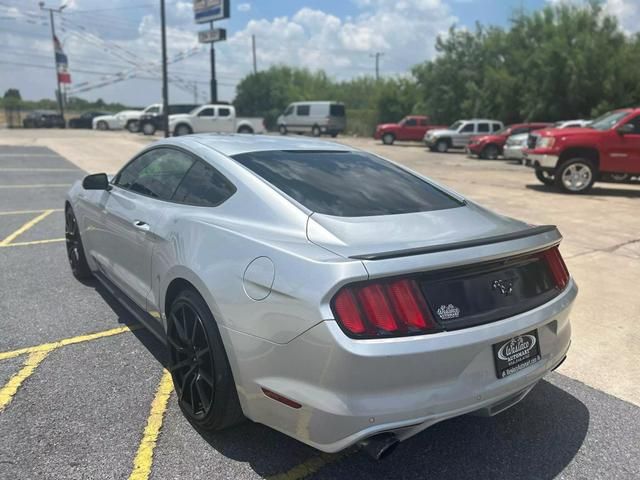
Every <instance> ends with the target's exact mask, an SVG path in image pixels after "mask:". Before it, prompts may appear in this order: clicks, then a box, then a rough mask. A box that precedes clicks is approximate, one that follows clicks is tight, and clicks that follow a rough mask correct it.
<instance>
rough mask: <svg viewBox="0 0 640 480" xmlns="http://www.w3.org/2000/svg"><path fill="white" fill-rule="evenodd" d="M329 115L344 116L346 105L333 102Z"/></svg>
mask: <svg viewBox="0 0 640 480" xmlns="http://www.w3.org/2000/svg"><path fill="white" fill-rule="evenodd" d="M329 115H331V116H332V117H344V105H337V104H331V106H329Z"/></svg>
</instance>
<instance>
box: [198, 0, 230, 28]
mask: <svg viewBox="0 0 640 480" xmlns="http://www.w3.org/2000/svg"><path fill="white" fill-rule="evenodd" d="M193 14H194V15H195V19H196V23H207V22H213V21H214V20H222V19H223V18H229V0H193Z"/></svg>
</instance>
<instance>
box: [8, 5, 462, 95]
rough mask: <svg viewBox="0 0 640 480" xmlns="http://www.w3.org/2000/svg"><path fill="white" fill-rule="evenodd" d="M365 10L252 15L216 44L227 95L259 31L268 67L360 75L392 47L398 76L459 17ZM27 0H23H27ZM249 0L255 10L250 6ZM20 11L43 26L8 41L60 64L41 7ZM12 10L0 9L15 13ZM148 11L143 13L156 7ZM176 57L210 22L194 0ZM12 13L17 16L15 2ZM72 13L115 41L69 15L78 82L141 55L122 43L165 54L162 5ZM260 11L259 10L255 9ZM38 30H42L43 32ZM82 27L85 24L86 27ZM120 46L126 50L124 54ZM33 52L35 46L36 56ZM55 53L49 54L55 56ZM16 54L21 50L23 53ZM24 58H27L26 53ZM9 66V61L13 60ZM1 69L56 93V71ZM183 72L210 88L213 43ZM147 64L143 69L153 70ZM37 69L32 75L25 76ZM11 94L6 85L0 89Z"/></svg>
mask: <svg viewBox="0 0 640 480" xmlns="http://www.w3.org/2000/svg"><path fill="white" fill-rule="evenodd" d="M353 1H355V2H357V6H358V11H357V12H356V14H354V15H351V16H349V17H343V18H340V17H338V16H336V15H335V14H332V13H331V12H330V11H329V10H327V9H323V10H320V9H313V8H308V7H304V8H300V9H298V10H297V11H295V10H294V11H292V12H291V15H289V16H280V17H275V18H252V19H250V20H248V22H247V23H246V24H245V26H244V28H242V29H241V30H235V31H233V30H231V29H229V27H228V25H227V26H225V25H224V24H223V23H222V24H221V26H223V27H226V28H227V29H228V33H227V35H228V40H227V41H226V42H220V43H217V44H216V58H217V63H216V68H217V72H218V82H219V91H220V98H221V99H224V100H232V99H233V96H234V88H235V84H236V83H237V82H238V81H239V80H240V79H241V78H242V77H243V76H244V75H246V74H247V73H249V72H250V71H251V70H252V58H251V35H255V36H256V43H257V55H258V68H259V69H265V68H268V67H269V66H271V65H275V64H287V65H292V66H300V67H307V68H310V69H312V70H316V69H323V70H325V71H327V73H328V74H329V75H333V76H335V77H337V78H340V79H346V78H351V77H354V76H358V75H365V74H366V75H372V74H373V73H374V62H373V59H371V58H370V57H369V54H370V53H374V52H378V51H379V52H384V53H385V56H384V57H383V58H382V60H381V65H380V67H381V73H382V74H383V75H395V74H403V73H405V72H406V71H407V70H408V69H409V68H410V67H411V66H412V65H414V64H416V63H418V62H421V61H423V60H425V59H427V58H430V57H432V56H433V54H434V44H435V38H436V36H437V35H438V34H439V33H444V32H446V31H447V29H448V28H449V26H450V25H451V24H452V23H454V22H456V20H457V19H456V18H455V17H454V16H453V15H452V14H451V11H450V8H449V7H448V5H447V3H445V2H446V1H447V0H396V1H395V2H394V3H391V4H390V3H389V2H387V1H384V0H353ZM20 5H22V4H20ZM244 5H247V6H248V8H249V10H247V7H245V6H244ZM18 8H19V10H20V11H32V12H33V13H34V14H37V20H38V21H39V23H40V24H39V25H38V26H37V29H36V28H35V27H33V26H29V25H27V24H26V23H24V22H23V27H21V28H24V34H23V35H18V34H16V33H15V32H2V31H0V43H2V44H3V45H5V46H9V45H16V46H17V47H16V48H23V49H27V50H24V52H25V53H28V52H36V51H39V52H40V54H41V55H42V58H39V57H38V58H37V60H36V59H35V58H34V59H33V60H31V59H30V60H29V61H30V62H32V63H42V64H43V65H44V66H46V67H48V66H49V65H50V55H51V45H50V40H49V39H48V32H47V29H48V22H46V20H47V19H45V18H44V17H42V18H41V13H40V12H39V11H38V10H37V7H33V8H31V7H23V6H20V7H18ZM104 8H108V9H109V10H101V11H100V12H96V13H95V14H87V13H81V11H83V10H84V11H86V10H91V9H104ZM237 9H238V10H240V11H243V10H244V11H245V12H247V15H255V14H254V13H253V10H251V3H239V4H237ZM6 10H7V9H5V11H3V12H0V13H2V14H7V12H6ZM146 12H148V13H147V14H145V15H141V14H143V13H146ZM167 13H168V18H169V22H170V23H169V28H168V32H167V36H168V48H169V55H168V56H169V58H171V57H172V56H173V55H175V54H176V53H177V52H179V51H182V50H185V49H188V48H190V47H193V46H194V45H197V40H196V32H197V31H198V30H201V29H202V28H201V27H202V26H196V25H195V24H194V23H193V6H192V1H190V0H168V1H167ZM11 15H15V13H14V12H13V11H12V13H11ZM63 17H65V18H67V19H68V21H74V22H76V25H79V24H82V25H84V26H85V27H86V29H87V31H88V32H91V33H94V34H95V35H97V36H98V37H100V38H103V39H105V40H107V41H108V43H109V44H110V45H111V47H109V48H101V47H99V46H96V45H95V44H94V43H92V42H89V41H87V39H86V32H84V34H82V35H79V34H77V33H72V31H73V30H74V29H76V30H77V27H74V26H72V25H71V24H69V23H67V25H68V28H66V29H64V28H63V22H62V21H61V22H60V25H59V26H60V34H59V35H60V37H61V38H62V39H63V40H64V41H65V45H64V48H65V51H66V52H67V54H68V55H69V62H70V71H71V74H72V78H73V81H74V85H77V84H78V83H80V82H85V81H96V80H98V79H99V77H97V76H96V75H91V74H89V73H83V72H81V70H94V71H111V72H117V71H121V70H124V69H127V68H129V65H130V63H131V62H130V61H125V60H123V58H122V56H123V55H124V57H127V58H128V59H129V60H130V59H131V56H130V55H128V54H124V53H123V52H122V51H120V50H119V49H120V48H121V49H126V50H128V51H132V52H134V53H135V54H136V55H137V56H138V57H139V58H142V59H143V60H142V61H137V63H138V64H140V63H145V62H157V61H158V60H159V59H160V35H159V19H158V12H157V9H155V8H154V9H151V8H148V7H147V10H146V11H145V10H144V9H142V8H140V9H134V8H131V4H130V1H129V0H112V1H111V2H109V4H108V7H105V3H104V2H103V1H102V0H74V1H73V5H72V6H70V7H68V8H67V13H65V14H63ZM250 18H251V17H250ZM36 30H37V31H36ZM81 33H82V32H81ZM114 53H119V54H121V55H119V56H118V55H114ZM27 56H28V55H27ZM45 56H46V58H45ZM13 60H14V61H18V60H19V59H18V58H17V57H16V58H13ZM22 60H23V61H24V59H22ZM3 70H4V69H3ZM5 71H6V70H4V71H3V75H2V76H0V90H1V89H2V88H5V89H6V88H9V87H11V86H16V85H20V86H21V88H23V89H24V90H25V91H24V92H23V95H24V96H25V97H28V98H40V97H47V96H52V95H51V92H52V90H53V87H52V83H53V72H48V71H47V70H43V69H40V70H35V69H26V68H22V67H18V66H16V67H14V68H11V70H10V71H7V74H6V75H5V74H4V72H5ZM169 71H170V72H172V74H173V76H181V77H184V78H185V79H186V80H188V81H194V80H196V81H198V82H200V83H199V88H200V92H201V93H203V92H207V91H208V85H207V82H208V81H209V62H208V49H207V47H202V53H201V54H199V55H197V56H196V57H194V58H191V59H187V60H185V61H183V62H180V63H176V64H174V65H171V66H170V67H169ZM150 75H151V74H149V73H148V72H141V73H140V76H147V77H148V76H150ZM25 77H28V78H29V79H30V80H29V84H28V85H24V86H23V85H21V83H24V80H22V79H24V78H25ZM0 93H1V92H0ZM171 95H172V100H174V101H186V100H189V101H191V100H193V97H192V95H189V94H187V93H185V92H183V91H182V90H181V89H179V88H178V87H177V86H172V87H171ZM82 96H85V97H86V98H94V99H95V98H97V97H102V98H104V99H105V100H108V101H116V100H119V101H124V102H127V103H130V104H132V105H144V104H146V103H151V102H154V101H157V100H158V99H159V98H160V83H159V82H157V81H152V80H133V81H126V82H121V83H118V84H115V85H113V86H110V87H105V88H103V89H99V90H95V91H91V92H87V93H86V94H85V93H83V94H82Z"/></svg>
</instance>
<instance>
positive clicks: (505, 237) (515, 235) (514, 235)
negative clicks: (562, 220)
mask: <svg viewBox="0 0 640 480" xmlns="http://www.w3.org/2000/svg"><path fill="white" fill-rule="evenodd" d="M557 230H558V228H557V227H556V226H555V225H540V226H537V227H532V228H527V229H526V230H519V231H517V232H511V233H504V234H501V235H493V236H491V237H484V238H476V239H473V240H464V241H462V242H453V243H449V244H444V245H432V246H429V247H416V248H407V249H404V250H394V251H390V252H381V253H368V254H366V255H354V256H352V257H349V258H353V259H355V260H386V259H389V258H397V257H408V256H411V255H423V254H426V253H436V252H447V251H450V250H460V249H463V248H471V247H479V246H482V245H490V244H492V243H500V242H508V241H510V240H518V239H521V238H526V237H533V236H535V235H540V234H542V233H548V232H553V231H557ZM558 235H559V236H560V232H558Z"/></svg>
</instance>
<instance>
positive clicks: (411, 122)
mask: <svg viewBox="0 0 640 480" xmlns="http://www.w3.org/2000/svg"><path fill="white" fill-rule="evenodd" d="M404 124H405V126H407V127H415V126H416V125H418V120H416V119H415V118H409V119H407V121H406V122H404Z"/></svg>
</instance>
